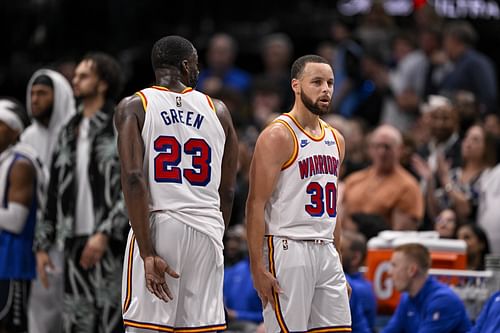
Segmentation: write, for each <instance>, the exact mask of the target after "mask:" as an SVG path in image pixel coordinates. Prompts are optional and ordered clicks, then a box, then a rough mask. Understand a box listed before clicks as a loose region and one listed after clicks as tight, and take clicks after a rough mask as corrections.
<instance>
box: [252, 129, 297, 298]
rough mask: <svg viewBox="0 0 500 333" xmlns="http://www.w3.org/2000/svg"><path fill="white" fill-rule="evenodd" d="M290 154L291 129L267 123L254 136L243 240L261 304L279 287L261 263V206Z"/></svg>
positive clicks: (291, 147)
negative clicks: (246, 243) (267, 125)
mask: <svg viewBox="0 0 500 333" xmlns="http://www.w3.org/2000/svg"><path fill="white" fill-rule="evenodd" d="M292 154H293V141H292V136H291V133H290V132H289V130H288V129H287V128H285V126H284V125H282V124H280V123H275V124H272V125H270V126H269V127H267V128H266V129H265V130H264V131H263V132H262V134H261V135H260V136H259V138H258V139H257V143H256V146H255V151H254V155H253V157H252V162H251V165H250V180H249V192H248V198H247V205H246V216H247V241H248V250H249V256H250V268H251V271H252V277H253V281H254V286H255V289H256V290H257V292H258V294H259V297H260V298H261V300H262V303H263V306H266V304H267V302H268V301H269V300H270V299H272V297H273V296H272V295H273V294H272V292H273V288H274V289H275V291H279V286H278V284H277V281H276V279H274V277H273V276H272V275H271V274H270V273H269V271H268V270H267V269H266V267H265V265H264V260H263V259H264V258H263V246H264V233H265V224H264V208H265V205H266V203H267V202H268V200H269V198H270V197H271V195H272V193H273V190H274V188H275V186H276V182H277V181H278V177H279V175H280V172H281V167H282V166H283V164H284V163H286V161H287V160H288V159H289V158H290V157H291V156H292Z"/></svg>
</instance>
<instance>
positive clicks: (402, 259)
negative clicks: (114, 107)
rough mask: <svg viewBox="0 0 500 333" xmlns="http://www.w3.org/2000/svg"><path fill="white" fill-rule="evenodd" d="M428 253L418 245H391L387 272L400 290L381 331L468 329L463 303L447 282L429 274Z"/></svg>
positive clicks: (454, 332)
mask: <svg viewBox="0 0 500 333" xmlns="http://www.w3.org/2000/svg"><path fill="white" fill-rule="evenodd" d="M430 266H431V256H430V253H429V250H428V249H427V248H426V247H425V246H423V245H421V244H404V245H400V246H397V247H396V248H394V251H393V254H392V257H391V269H390V271H389V274H390V276H391V278H392V280H393V283H394V287H395V289H396V290H398V291H399V292H403V294H402V295H401V299H400V301H399V305H398V307H397V308H396V312H395V313H394V315H393V316H392V318H391V320H390V321H389V323H388V324H387V326H386V327H385V328H384V329H383V330H382V333H392V332H404V333H413V332H419V333H424V332H425V333H435V332H439V333H462V332H467V331H468V330H469V329H470V328H471V324H470V321H469V319H468V317H467V312H466V310H465V307H464V304H463V303H462V301H461V300H460V298H459V297H458V296H457V295H456V294H455V292H454V291H453V290H451V289H450V288H449V287H448V286H447V285H445V284H442V283H440V282H438V281H436V280H435V279H434V278H432V277H429V273H428V271H429V268H430Z"/></svg>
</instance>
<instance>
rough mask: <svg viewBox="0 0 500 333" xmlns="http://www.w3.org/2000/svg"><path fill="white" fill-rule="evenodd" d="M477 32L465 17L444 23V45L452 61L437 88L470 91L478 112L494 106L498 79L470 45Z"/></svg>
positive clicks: (473, 41)
mask: <svg viewBox="0 0 500 333" xmlns="http://www.w3.org/2000/svg"><path fill="white" fill-rule="evenodd" d="M476 40H477V33H476V31H475V30H474V28H473V27H472V25H471V24H470V23H468V22H466V21H455V22H450V23H448V24H447V25H446V26H445V28H444V41H443V43H444V49H445V51H446V53H447V54H448V57H449V58H450V59H451V61H452V62H453V69H452V71H451V72H450V73H449V74H448V75H447V76H445V77H444V79H443V82H442V84H441V86H440V89H441V92H451V93H454V92H456V91H458V90H466V91H470V92H472V93H473V94H474V95H475V96H476V97H477V99H478V103H479V112H480V113H481V114H485V113H488V112H492V111H496V110H497V107H498V106H497V101H498V96H497V94H498V83H497V77H496V70H495V67H494V65H493V64H492V62H491V59H489V58H488V57H487V56H485V55H484V54H482V53H480V52H479V51H477V50H475V49H474V44H475V42H476Z"/></svg>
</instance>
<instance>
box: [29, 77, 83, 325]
mask: <svg viewBox="0 0 500 333" xmlns="http://www.w3.org/2000/svg"><path fill="white" fill-rule="evenodd" d="M26 105H27V109H28V115H30V116H31V117H32V119H33V123H32V124H31V125H30V126H29V127H28V128H26V130H25V131H24V132H23V135H22V136H21V141H22V142H24V143H26V144H28V145H30V146H31V147H33V148H34V149H35V150H36V151H37V152H38V154H39V155H40V159H41V161H42V163H43V165H44V167H45V168H47V169H48V168H50V163H51V158H52V154H53V152H54V149H55V146H56V142H57V137H58V135H59V132H60V130H61V128H62V127H63V126H64V125H65V124H66V122H67V121H68V120H69V119H70V118H71V117H73V115H74V114H75V112H76V109H75V99H74V98H73V90H72V89H71V85H70V83H69V82H68V81H67V80H66V78H65V77H64V76H62V75H61V74H59V73H58V72H56V71H53V70H50V69H40V70H38V71H36V72H35V73H34V74H33V76H32V77H31V79H30V81H29V83H28V88H27V91H26ZM48 181H49V179H47V182H48ZM40 217H41V216H40ZM49 256H50V259H51V261H52V263H53V265H54V266H53V267H50V269H51V270H50V274H47V273H46V272H45V270H42V271H40V272H39V273H38V279H36V280H34V281H33V283H32V285H31V295H30V301H29V308H28V320H29V324H28V326H29V331H30V332H31V333H37V332H39V333H58V332H61V331H62V309H63V304H62V302H61V299H62V298H63V287H64V286H63V254H62V252H61V251H59V250H58V249H57V247H55V246H53V247H52V248H50V249H49ZM45 278H47V279H45Z"/></svg>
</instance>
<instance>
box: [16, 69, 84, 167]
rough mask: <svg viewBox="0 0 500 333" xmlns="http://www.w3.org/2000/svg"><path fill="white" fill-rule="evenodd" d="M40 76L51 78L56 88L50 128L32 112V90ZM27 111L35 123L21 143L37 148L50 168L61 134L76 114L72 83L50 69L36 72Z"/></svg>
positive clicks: (24, 134) (29, 84) (26, 131)
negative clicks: (35, 117)
mask: <svg viewBox="0 0 500 333" xmlns="http://www.w3.org/2000/svg"><path fill="white" fill-rule="evenodd" d="M40 75H47V76H48V77H50V78H51V79H52V84H53V87H54V104H53V110H52V116H51V117H50V121H49V126H48V127H45V126H44V125H43V124H41V123H40V122H38V121H36V120H35V119H33V115H32V111H31V88H32V86H33V82H34V81H35V79H36V78H37V77H39V76H40ZM26 109H27V110H28V115H29V116H30V117H31V118H32V120H34V121H33V123H32V124H31V125H30V126H29V127H28V128H26V130H25V131H24V132H23V134H22V136H21V141H22V142H24V143H27V144H29V145H31V146H32V147H33V148H35V150H36V151H37V152H38V155H39V156H40V159H41V160H42V163H43V164H44V166H45V167H46V168H49V167H50V162H51V159H52V153H53V151H54V147H55V144H56V142H57V137H58V135H59V132H60V130H61V128H62V127H63V126H64V125H65V124H66V123H67V122H68V120H69V119H70V118H71V117H72V116H73V115H74V114H75V113H76V107H75V99H74V97H73V89H72V88H71V85H70V83H69V82H68V80H67V79H66V78H65V77H64V76H62V75H61V74H60V73H58V72H56V71H53V70H50V69H40V70H38V71H36V72H35V73H34V74H33V76H31V79H30V80H29V82H28V88H27V90H26Z"/></svg>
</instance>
